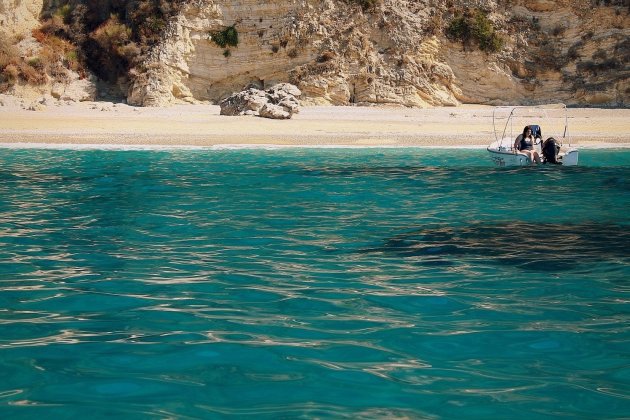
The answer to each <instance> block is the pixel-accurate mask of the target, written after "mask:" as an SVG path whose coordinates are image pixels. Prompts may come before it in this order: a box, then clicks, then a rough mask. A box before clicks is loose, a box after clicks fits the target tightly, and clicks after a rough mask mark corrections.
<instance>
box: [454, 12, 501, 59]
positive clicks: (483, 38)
mask: <svg viewBox="0 0 630 420" xmlns="http://www.w3.org/2000/svg"><path fill="white" fill-rule="evenodd" d="M446 34H447V35H448V36H449V37H450V38H453V39H456V40H458V41H461V42H462V43H463V44H464V45H470V44H473V43H474V44H477V45H478V46H479V49H481V50H482V51H487V52H498V51H500V50H501V49H502V48H503V44H504V40H503V38H502V37H501V36H500V35H499V34H497V33H496V31H495V28H494V24H493V23H492V21H491V20H490V19H488V16H487V15H486V13H485V12H483V11H482V10H479V9H472V10H466V11H465V12H464V13H460V14H458V15H456V16H455V18H454V19H453V20H451V22H450V24H449V26H448V28H447V29H446Z"/></svg>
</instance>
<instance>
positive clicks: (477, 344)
mask: <svg viewBox="0 0 630 420" xmlns="http://www.w3.org/2000/svg"><path fill="white" fill-rule="evenodd" d="M580 159H581V162H580V163H581V165H580V166H579V167H566V168H562V167H537V168H494V167H492V166H491V163H490V161H489V159H488V158H487V157H486V152H485V151H484V150H452V149H447V150H431V149H323V150H321V149H320V150H316V149H291V150H289V149H281V150H223V151H219V150H205V151H191V150H189V151H98V150H91V151H78V150H74V151H72V150H10V149H0V378H2V379H1V380H0V417H2V418H32V417H36V416H42V415H48V416H50V417H51V418H55V419H60V418H92V419H93V418H109V417H113V418H125V417H127V418H131V417H135V418H137V417H148V418H224V417H248V416H256V417H262V418H315V417H317V418H344V417H347V418H461V417H463V418H479V419H489V418H502V419H508V418H509V419H518V418H523V419H530V418H556V417H570V418H624V417H625V418H628V417H630V345H629V344H630V343H629V339H630V334H629V332H628V329H629V327H630V324H629V306H628V298H629V291H630V287H629V286H630V284H629V279H630V251H629V249H630V232H629V226H630V151H628V150H583V151H582V152H581V156H580Z"/></svg>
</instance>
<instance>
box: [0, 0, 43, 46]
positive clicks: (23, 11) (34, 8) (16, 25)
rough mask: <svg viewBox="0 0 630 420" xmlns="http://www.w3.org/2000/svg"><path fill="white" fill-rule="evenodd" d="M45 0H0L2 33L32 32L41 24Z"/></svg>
mask: <svg viewBox="0 0 630 420" xmlns="http://www.w3.org/2000/svg"><path fill="white" fill-rule="evenodd" d="M43 6H44V0H0V34H2V35H4V36H9V37H12V36H16V35H21V36H23V35H26V34H30V32H31V30H32V29H33V28H35V27H37V26H38V25H39V14H40V13H41V11H42V7H43Z"/></svg>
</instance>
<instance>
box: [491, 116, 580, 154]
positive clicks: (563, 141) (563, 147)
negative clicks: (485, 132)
mask: <svg viewBox="0 0 630 420" xmlns="http://www.w3.org/2000/svg"><path fill="white" fill-rule="evenodd" d="M492 125H493V128H494V137H495V140H494V141H493V142H492V143H490V145H489V146H488V147H487V150H488V153H490V158H491V159H492V161H493V162H494V163H495V164H496V165H497V166H525V165H531V164H532V162H531V160H530V158H529V156H527V155H526V154H524V153H520V152H519V151H518V150H517V149H515V148H514V143H515V141H516V139H517V137H519V135H520V134H521V133H522V131H523V127H524V126H530V127H532V128H534V130H532V131H533V132H534V136H535V138H536V141H535V145H534V149H535V150H536V151H537V152H538V154H539V155H540V157H541V159H542V162H543V163H549V164H561V165H565V166H575V165H577V164H578V149H577V148H576V147H575V146H574V145H572V144H571V140H570V139H569V137H568V117H567V107H566V105H564V104H548V105H536V106H511V107H506V106H500V107H496V108H495V109H494V112H493V113H492ZM543 133H544V135H545V136H547V137H546V138H547V139H546V140H543V139H544V138H545V137H543ZM549 133H551V135H549Z"/></svg>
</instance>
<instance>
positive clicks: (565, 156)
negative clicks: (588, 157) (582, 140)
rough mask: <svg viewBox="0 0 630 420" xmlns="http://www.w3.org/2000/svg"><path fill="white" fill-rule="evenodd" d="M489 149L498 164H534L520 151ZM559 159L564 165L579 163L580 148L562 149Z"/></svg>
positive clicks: (493, 159)
mask: <svg viewBox="0 0 630 420" xmlns="http://www.w3.org/2000/svg"><path fill="white" fill-rule="evenodd" d="M487 150H488V153H489V154H490V159H492V161H493V162H494V164H495V165H496V166H501V167H503V166H528V165H531V164H532V161H531V160H530V159H529V157H528V156H526V155H523V154H520V153H514V152H512V151H509V150H505V149H504V150H501V149H500V148H497V149H493V148H490V147H488V149H487ZM558 161H559V162H560V163H561V164H562V165H564V166H576V165H577V164H578V150H577V149H569V150H567V151H561V152H560V153H559V154H558Z"/></svg>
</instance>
